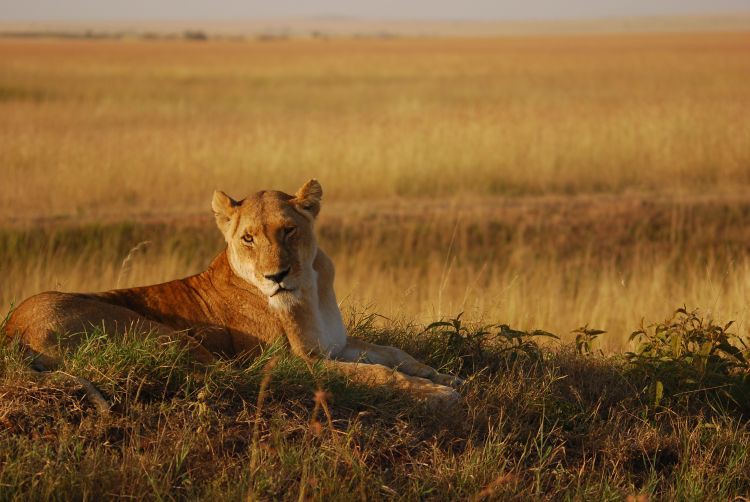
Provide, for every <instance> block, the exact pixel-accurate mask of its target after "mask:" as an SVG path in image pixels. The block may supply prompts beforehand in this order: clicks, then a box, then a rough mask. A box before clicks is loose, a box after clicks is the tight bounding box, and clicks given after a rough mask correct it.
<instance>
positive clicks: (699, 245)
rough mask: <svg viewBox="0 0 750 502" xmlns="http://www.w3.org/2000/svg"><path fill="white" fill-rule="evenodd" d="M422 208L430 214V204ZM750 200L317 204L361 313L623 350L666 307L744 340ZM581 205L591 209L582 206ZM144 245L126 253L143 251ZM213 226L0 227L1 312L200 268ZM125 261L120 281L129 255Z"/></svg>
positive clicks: (210, 251) (341, 282) (345, 302)
mask: <svg viewBox="0 0 750 502" xmlns="http://www.w3.org/2000/svg"><path fill="white" fill-rule="evenodd" d="M425 207H426V208H427V209H425ZM749 207H750V201H744V202H743V201H741V200H728V201H722V200H719V199H715V198H712V199H709V200H705V201H692V202H691V201H684V202H676V201H674V200H672V201H669V200H661V201H660V202H654V201H652V200H651V199H650V198H646V199H644V198H637V197H628V198H623V197H618V198H617V199H615V200H613V199H611V198H609V197H604V198H601V197H583V198H581V197H573V198H570V197H566V198H564V199H551V200H550V199H547V198H542V199H529V198H527V199H525V200H524V202H520V201H516V202H514V203H512V204H507V205H500V206H498V205H496V204H494V203H492V202H490V203H488V204H487V205H486V206H479V205H477V204H472V205H470V206H469V207H467V208H462V207H460V206H453V207H450V206H449V207H443V208H441V207H437V206H436V205H435V204H431V203H424V204H415V205H414V206H412V207H409V206H405V207H398V206H387V205H382V204H381V205H378V206H376V207H368V208H362V210H361V211H359V210H357V211H355V212H354V213H353V214H351V213H350V212H349V211H348V209H350V207H349V206H348V205H347V206H345V208H346V209H347V211H346V213H345V214H340V213H338V211H339V207H338V206H336V205H335V204H334V205H333V206H332V207H324V210H323V213H322V214H321V216H320V218H321V221H320V225H319V234H320V244H321V246H322V247H323V248H324V249H326V251H327V252H328V253H329V254H331V256H332V257H333V259H334V262H335V264H336V268H337V278H336V281H337V282H336V289H337V292H338V296H339V300H340V301H341V303H342V308H343V309H344V310H345V311H348V310H351V309H354V310H361V309H362V308H363V306H369V308H370V310H371V311H373V312H378V313H380V314H381V315H384V316H386V317H388V318H392V319H408V320H410V321H414V322H427V321H429V320H434V319H436V318H440V317H445V316H451V315H456V314H458V313H459V312H465V314H464V317H465V318H467V319H469V320H482V319H485V320H486V319H491V320H493V321H496V322H503V323H507V324H510V325H513V326H517V327H520V328H523V329H544V330H547V331H551V332H554V333H556V334H558V335H560V336H562V337H563V338H564V339H566V340H568V339H572V335H571V331H572V330H574V329H576V328H578V327H580V326H582V325H583V324H589V326H590V327H594V328H599V329H604V330H607V331H608V334H607V335H605V336H603V337H602V338H601V343H602V346H603V347H604V348H606V349H608V350H620V349H624V348H627V347H628V345H627V337H628V335H629V334H630V332H631V331H632V329H633V327H634V326H636V325H638V324H639V323H640V321H641V319H643V318H647V319H649V318H650V319H653V318H659V317H661V316H662V315H663V313H664V312H666V311H669V310H670V309H672V308H673V307H674V306H675V305H682V304H686V305H688V306H691V307H701V308H702V309H703V310H704V311H705V312H706V313H707V314H708V315H712V314H713V313H716V315H720V316H724V317H729V318H731V319H735V320H736V321H737V328H738V330H740V332H743V333H744V332H746V330H747V329H748V325H747V321H748V306H749V305H750V290H749V289H748V284H750V260H748V258H747V256H746V249H747V242H748V241H750V236H749V235H748V231H747V228H748V227H747V225H746V224H745V217H744V215H745V214H747V213H748V211H750V209H748V208H749ZM582 208H585V209H582ZM143 241H150V242H151V244H150V245H149V246H148V247H146V248H145V249H144V250H143V251H142V252H139V253H137V254H135V255H133V253H132V248H133V246H135V245H136V244H138V243H140V242H143ZM222 245H223V243H222V240H221V237H220V234H219V232H218V230H217V229H216V228H215V225H214V223H213V222H212V221H211V217H210V216H206V217H205V218H204V219H202V220H196V221H194V222H193V223H190V224H185V223H158V224H157V223H153V224H92V225H88V226H82V227H81V226H74V227H67V226H64V225H63V226H60V225H53V226H42V227H34V228H31V229H26V230H24V229H6V230H5V231H2V232H0V275H1V276H2V277H3V278H4V280H5V282H4V287H3V288H2V289H0V300H1V301H2V302H3V306H4V308H7V307H8V306H9V305H10V304H11V303H16V304H17V303H18V301H20V300H22V299H23V298H25V297H27V296H29V295H31V294H34V293H37V292H39V291H44V290H48V289H60V290H66V291H96V290H105V289H111V288H114V287H116V286H117V285H118V281H119V282H120V284H119V285H120V286H133V285H141V284H149V283H155V282H160V281H166V280H170V279H174V278H177V277H182V276H185V275H187V274H190V273H195V272H198V271H200V270H203V269H204V268H205V267H206V266H207V265H208V263H209V262H210V260H211V259H212V258H213V256H214V255H215V254H216V253H218V252H219V250H220V249H221V248H222ZM128 255H131V259H130V260H129V262H128V265H127V268H128V270H129V272H128V273H127V274H123V273H122V263H123V259H124V258H125V257H126V256H128Z"/></svg>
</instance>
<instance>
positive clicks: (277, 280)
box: [263, 267, 291, 284]
mask: <svg viewBox="0 0 750 502" xmlns="http://www.w3.org/2000/svg"><path fill="white" fill-rule="evenodd" d="M290 270H291V267H289V268H287V269H286V270H282V271H280V272H276V273H275V274H266V275H264V276H263V277H265V278H266V279H268V280H269V281H273V282H275V283H277V284H280V283H281V281H283V280H284V277H286V276H287V275H288V274H289V271H290Z"/></svg>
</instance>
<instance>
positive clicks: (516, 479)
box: [0, 33, 750, 500]
mask: <svg viewBox="0 0 750 502" xmlns="http://www.w3.org/2000/svg"><path fill="white" fill-rule="evenodd" d="M749 52H750V43H748V37H747V36H746V34H731V33H726V34H700V35H643V36H631V35H628V36H625V35H621V36H586V37H574V36H568V37H537V38H506V39H500V38H497V39H475V40H467V39H452V40H438V39H419V40H334V41H310V40H308V41H302V40H297V41H279V42H273V43H270V42H269V43H261V42H242V43H240V42H209V43H189V42H175V41H173V42H164V41H159V42H156V41H154V42H143V41H119V42H116V41H96V42H92V41H59V40H58V41H52V40H12V39H3V40H0V116H2V120H0V170H1V176H2V179H1V180H0V181H2V183H0V228H1V229H0V280H1V282H0V302H1V304H2V307H3V308H6V307H7V306H9V305H10V304H11V302H13V301H18V300H21V299H23V298H25V297H27V296H29V295H31V294H34V293H36V292H39V291H43V290H47V289H62V290H69V291H71V290H101V289H109V288H113V287H115V286H116V285H117V284H118V283H120V285H135V284H146V283H153V282H157V281H162V280H168V279H171V278H175V277H178V276H182V275H185V274H188V273H191V272H195V271H198V270H200V269H202V268H203V267H205V266H206V264H207V263H208V261H209V260H210V259H211V257H212V256H213V255H214V254H215V253H216V252H218V251H219V249H220V248H221V245H222V243H221V241H220V239H219V234H218V231H217V230H216V229H215V228H214V225H213V223H212V222H211V221H210V219H211V218H210V215H209V206H208V204H209V200H210V193H211V190H213V189H214V188H223V189H225V190H228V191H229V192H230V193H232V194H233V195H236V196H241V195H242V194H244V193H249V192H252V191H254V190H257V189H260V188H269V187H275V188H281V189H285V190H287V191H290V190H293V189H295V188H296V187H297V186H298V185H300V184H301V183H302V182H303V181H305V180H306V179H307V178H310V177H313V176H314V177H318V178H319V179H320V180H321V181H322V182H323V185H324V188H325V192H326V197H325V207H324V211H323V214H322V216H321V220H320V224H319V232H320V241H321V244H322V246H323V247H325V249H326V250H327V251H329V252H330V254H332V256H333V258H334V260H335V262H336V265H337V269H338V276H337V285H336V286H337V291H338V293H339V297H340V299H341V300H342V302H343V306H344V309H345V311H346V312H347V313H348V314H347V318H348V320H349V322H350V327H351V330H352V332H353V333H355V334H356V335H357V336H362V337H365V338H368V339H370V340H372V341H375V342H381V343H388V344H394V345H397V346H400V347H402V348H404V349H406V350H408V351H409V352H411V353H413V354H414V355H416V356H418V357H420V358H422V359H423V360H425V361H427V362H429V363H431V364H433V365H435V366H437V367H443V368H444V369H445V370H447V371H460V372H461V373H462V374H463V376H465V377H468V378H469V383H468V384H467V386H466V387H465V388H464V389H463V390H462V393H463V395H464V404H463V405H462V408H461V409H460V410H458V411H457V414H456V415H455V416H449V417H440V418H436V417H435V416H434V413H429V412H427V411H426V410H425V409H423V408H422V407H420V406H415V405H414V403H412V402H410V401H409V400H408V399H406V398H403V396H402V397H399V396H398V395H394V394H393V392H391V391H388V390H387V389H385V390H383V389H381V390H372V389H365V388H359V387H354V386H352V385H351V384H350V383H349V382H347V381H345V380H344V379H342V378H341V377H340V376H336V375H329V374H325V373H324V372H317V373H316V370H314V369H313V372H312V373H310V371H309V369H308V368H307V367H306V366H304V365H303V364H302V363H301V362H300V361H299V360H297V359H294V358H291V357H288V354H285V353H284V350H283V349H282V348H280V347H272V348H270V349H269V351H268V352H267V353H266V354H265V355H264V357H262V358H260V359H258V360H257V361H254V362H246V363H238V362H221V363H218V364H216V365H213V366H210V367H208V368H205V370H204V371H201V372H198V373H195V371H194V369H193V367H192V366H191V365H190V364H189V363H188V362H187V361H186V360H185V355H184V354H180V353H177V352H175V351H174V350H172V351H170V350H169V349H163V348H161V349H160V348H158V347H156V346H154V345H153V344H150V342H149V341H148V340H145V341H138V340H137V339H131V341H130V342H129V344H128V343H125V344H123V343H114V342H113V343H102V339H101V338H97V337H96V336H93V337H92V338H91V339H90V343H88V344H86V345H85V346H84V347H83V348H82V349H81V350H80V351H78V352H77V353H75V354H70V355H69V356H68V357H67V358H66V361H65V368H64V370H65V371H66V372H68V373H70V374H74V375H76V376H81V377H85V378H88V379H90V380H92V381H93V382H94V383H95V384H96V385H97V386H98V387H99V388H100V389H101V390H102V392H103V394H104V395H105V396H106V397H107V399H109V400H110V401H111V402H112V403H113V412H112V414H111V415H110V416H108V417H101V416H98V415H97V414H96V413H95V412H94V411H93V410H92V409H91V408H90V407H89V406H88V405H87V403H86V402H85V400H83V389H82V388H78V387H76V386H75V384H74V383H73V381H72V380H71V379H66V380H54V378H52V377H50V378H52V379H50V378H40V377H38V376H33V375H30V374H28V373H26V372H24V368H25V367H26V364H25V361H23V359H22V357H21V356H20V354H19V353H18V351H17V350H16V349H15V348H14V347H12V346H7V345H4V346H2V347H0V500H28V499H50V498H57V499H68V498H69V499H84V500H85V499H96V498H102V497H106V498H113V497H121V498H128V497H131V498H132V497H136V498H139V499H140V498H144V497H151V498H154V499H160V500H166V499H168V500H181V499H196V498H205V499H210V498H214V499H215V498H222V499H232V500H240V499H245V498H249V499H253V500H254V499H256V498H261V499H262V498H268V499H282V498H284V499H300V500H302V499H304V498H305V497H310V498H312V499H318V500H329V499H331V498H340V499H353V498H361V499H379V498H395V499H399V498H400V499H405V500H416V499H434V500H440V499H444V498H445V494H447V493H451V494H452V495H453V496H454V498H456V499H466V500H469V499H473V500H484V499H513V498H524V499H527V498H532V497H533V498H537V499H546V500H549V499H566V498H567V499H586V500H590V499H597V500H598V499H601V500H618V499H622V498H624V497H626V496H628V495H638V494H647V495H650V496H651V497H652V498H655V499H667V500H673V499H707V500H708V499H710V500H729V499H733V498H734V497H735V496H736V495H743V496H746V495H747V493H748V490H750V479H748V475H747V473H748V472H750V466H748V459H750V455H748V451H749V450H750V439H749V438H748V434H747V413H748V410H747V408H746V407H747V399H745V397H746V396H747V394H748V389H747V382H748V380H747V374H746V373H747V363H746V361H745V360H744V359H743V360H742V361H744V363H743V364H744V366H742V365H740V366H738V367H732V368H734V369H731V368H730V370H727V371H728V373H720V372H719V373H717V374H711V375H709V376H710V378H705V379H703V378H702V377H701V378H699V379H698V380H696V378H695V374H696V371H698V369H700V368H704V366H705V365H704V366H701V365H700V364H697V365H696V364H695V357H696V354H695V353H688V354H687V356H686V357H683V358H682V359H679V360H669V361H668V365H669V368H671V369H670V373H669V374H665V373H664V371H665V370H664V367H666V366H661V365H662V364H663V361H662V359H661V357H662V356H663V353H662V352H659V353H658V354H656V355H655V356H654V357H653V358H652V359H650V360H648V359H644V360H643V361H641V362H640V363H638V364H635V365H633V364H632V360H631V363H628V362H627V361H626V360H625V359H623V357H622V356H618V355H614V356H609V357H605V356H603V355H593V356H591V355H590V356H583V355H581V354H577V353H575V351H574V349H573V348H572V347H570V346H569V345H565V346H563V347H559V348H549V349H544V350H542V351H541V352H533V353H530V354H526V355H525V356H524V357H519V358H517V359H513V358H509V357H508V353H506V352H501V351H498V350H497V347H494V348H493V347H492V346H490V347H484V346H481V342H482V339H481V337H480V338H476V337H474V335H475V333H474V332H473V331H471V329H470V330H469V331H467V332H466V334H467V338H466V340H463V341H461V339H460V338H459V339H451V341H450V343H449V342H447V341H446V339H444V338H443V337H441V336H440V335H439V334H437V333H432V334H430V333H422V332H421V331H422V330H421V326H420V325H421V324H422V323H424V322H427V321H432V320H435V319H437V318H439V317H444V316H452V315H455V314H457V313H458V312H460V311H465V312H466V314H465V315H464V318H463V319H467V318H468V319H475V320H484V322H486V323H504V324H509V325H511V326H513V327H514V328H522V329H532V328H541V329H545V330H547V331H552V332H555V333H557V334H560V335H563V336H570V335H569V332H570V331H571V330H573V329H575V328H577V327H580V326H581V325H584V324H586V323H588V324H589V326H590V327H597V328H604V329H606V330H608V331H609V332H610V333H608V334H606V335H603V336H602V337H601V344H602V345H600V347H605V348H608V349H611V350H619V349H623V348H625V347H626V343H625V340H626V335H627V334H629V333H630V332H631V331H633V330H634V329H636V328H637V327H638V326H639V324H640V321H641V319H642V318H646V320H648V321H653V320H658V319H661V318H663V317H664V316H665V315H667V314H668V313H669V312H670V311H672V310H673V309H674V308H675V307H677V306H679V305H682V304H687V305H688V306H690V307H701V308H702V313H703V315H706V316H708V317H713V316H716V317H718V318H719V319H724V320H727V319H736V320H738V321H739V322H738V324H737V325H735V326H734V327H733V328H732V329H735V330H736V332H738V333H740V334H741V335H744V334H745V333H747V331H748V307H747V306H748V305H750V290H749V289H748V285H750V259H748V243H750V235H748V226H747V221H748V217H750V197H748V196H747V195H746V191H747V190H746V189H747V186H748V185H749V184H750V119H749V117H750V113H749V112H750V87H748V86H747V82H748V80H749V79H748V77H750V58H748V53H749ZM144 241H149V242H150V244H149V245H148V246H146V245H143V246H141V248H139V249H138V250H137V251H134V248H135V247H136V246H137V245H138V244H139V243H142V242H144ZM123 262H125V264H123ZM367 306H370V307H369V309H370V310H369V311H370V312H378V313H380V314H384V315H385V316H386V317H387V318H383V317H377V316H374V315H364V316H363V315H362V314H361V312H362V310H363V308H365V309H366V308H367ZM404 320H406V321H404ZM0 326H1V325H0ZM472 329H476V327H474V328H472ZM699 335H700V336H703V334H702V333H699ZM680 336H682V335H680ZM685 336H687V335H685ZM691 336H692V335H691ZM456 340H458V341H460V342H461V343H458V342H457V341H456ZM477 340H478V342H477ZM475 342H476V343H480V348H481V350H478V349H477V346H475V345H472V344H474V343H475ZM664 346H665V347H666V349H664V350H668V349H669V347H671V345H670V344H669V343H666V342H665V344H664ZM482 347H483V348H482ZM701 350H703V349H702V348H701ZM595 353H596V354H598V351H595ZM672 355H674V354H672ZM274 357H278V359H273V360H274V361H275V363H274V364H275V366H273V368H272V369H268V370H267V371H265V372H264V370H263V368H264V366H265V365H266V363H267V362H268V361H269V360H271V359H272V358H274ZM681 357H682V356H681ZM712 357H713V356H712ZM742 357H744V358H745V359H746V358H747V357H750V354H746V355H745V356H742ZM738 360H739V359H738ZM721 361H722V359H721V358H719V359H718V362H717V360H713V362H712V364H713V365H714V367H716V368H719V369H722V368H725V366H722V364H723V363H722V362H721ZM699 362H700V361H699ZM464 363H466V364H464ZM469 363H471V364H469ZM664 364H667V363H664ZM701 364H702V363H701ZM709 366H710V365H709ZM265 367H266V368H271V367H270V366H265ZM696 368H698V369H696ZM717 371H718V370H717ZM722 371H723V370H722ZM660 372H661V373H660ZM743 372H744V373H743ZM743 376H744V378H745V380H744V381H742V382H744V383H736V382H739V381H740V380H739V379H740V378H741V377H743ZM688 377H689V378H688ZM717 379H718V381H719V385H714V384H713V382H715V381H716V380H717ZM688 381H689V382H692V383H687V382H688ZM657 382H659V385H662V386H663V389H664V397H663V399H659V400H655V396H656V394H655V392H656V390H655V389H657ZM696 382H697V383H696ZM726 382H730V383H731V384H732V385H733V387H732V391H733V394H732V395H733V396H735V397H737V396H739V397H738V399H737V401H739V402H742V403H745V404H744V405H738V404H737V403H735V402H734V401H731V400H729V401H728V400H727V399H726V396H725V395H724V394H722V393H721V392H722V391H723V390H726V388H727V387H726V385H728V384H727V383H726ZM709 383H710V385H709ZM696 386H698V387H697V389H696ZM326 392H327V393H328V394H326ZM743 396H744V397H743ZM743 406H745V408H743Z"/></svg>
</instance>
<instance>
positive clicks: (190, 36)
mask: <svg viewBox="0 0 750 502" xmlns="http://www.w3.org/2000/svg"><path fill="white" fill-rule="evenodd" d="M0 37H2V38H62V39H75V40H123V39H140V40H194V41H199V42H200V41H206V40H231V41H242V40H260V41H264V42H273V41H278V40H289V39H291V38H311V39H316V40H328V39H331V38H357V39H373V38H374V39H391V38H398V35H396V34H394V33H389V32H377V33H357V34H353V35H348V36H341V35H333V34H329V33H325V32H322V31H318V30H315V31H311V32H309V33H306V34H296V35H292V34H290V33H287V32H282V33H258V34H255V35H221V34H218V35H217V34H208V33H206V32H205V31H202V30H185V31H183V32H181V33H159V32H130V31H119V32H117V31H115V32H108V31H93V30H86V31H55V30H38V31H31V30H24V31H0Z"/></svg>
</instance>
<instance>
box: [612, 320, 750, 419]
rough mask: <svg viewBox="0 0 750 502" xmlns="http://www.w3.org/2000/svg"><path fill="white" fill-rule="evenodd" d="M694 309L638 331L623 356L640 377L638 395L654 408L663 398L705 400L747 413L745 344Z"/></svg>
mask: <svg viewBox="0 0 750 502" xmlns="http://www.w3.org/2000/svg"><path fill="white" fill-rule="evenodd" d="M732 324H733V323H732V322H728V323H726V324H724V325H721V324H717V323H715V322H714V321H713V320H711V319H705V318H703V317H702V316H700V315H699V313H698V311H697V310H693V311H688V310H687V309H686V308H684V307H683V308H680V309H677V310H676V311H675V312H674V314H673V315H672V316H671V317H670V318H669V319H667V320H666V321H664V322H662V323H657V324H652V325H649V326H643V325H642V326H641V329H639V330H637V331H635V332H633V333H632V334H631V335H630V340H631V341H634V342H637V346H636V349H635V351H634V352H627V353H626V354H625V357H626V359H627V361H628V362H629V363H630V365H631V371H633V372H636V373H640V374H643V375H644V376H645V379H646V382H647V386H646V387H645V388H644V389H643V392H644V394H645V395H646V396H648V399H649V403H650V404H652V405H654V406H658V405H659V404H660V403H661V402H662V401H663V400H664V399H666V398H689V397H691V396H695V397H699V398H705V399H707V400H708V401H709V402H710V403H712V404H714V405H719V406H721V407H723V406H725V405H730V406H735V407H737V408H739V410H740V411H741V412H742V413H750V363H748V359H750V350H749V349H748V345H747V342H746V341H745V340H743V339H742V338H741V337H739V336H737V335H735V334H733V333H730V332H729V331H728V330H729V329H730V327H731V326H732Z"/></svg>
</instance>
